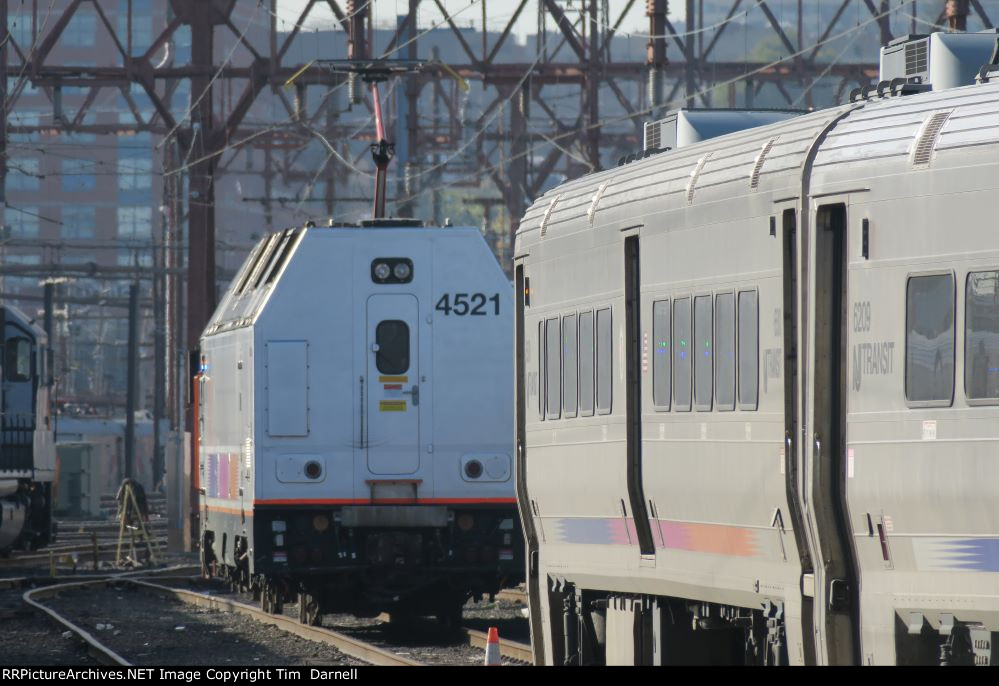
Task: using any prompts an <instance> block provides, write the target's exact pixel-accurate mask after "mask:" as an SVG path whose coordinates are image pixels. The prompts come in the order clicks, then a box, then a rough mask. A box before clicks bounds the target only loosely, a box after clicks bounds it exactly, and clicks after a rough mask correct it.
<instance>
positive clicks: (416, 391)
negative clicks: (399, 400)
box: [402, 384, 420, 407]
mask: <svg viewBox="0 0 999 686" xmlns="http://www.w3.org/2000/svg"><path fill="white" fill-rule="evenodd" d="M402 394H403V395H411V396H413V407H416V406H417V405H419V404H420V387H419V386H418V385H416V384H413V387H412V388H411V389H409V390H408V391H403V392H402Z"/></svg>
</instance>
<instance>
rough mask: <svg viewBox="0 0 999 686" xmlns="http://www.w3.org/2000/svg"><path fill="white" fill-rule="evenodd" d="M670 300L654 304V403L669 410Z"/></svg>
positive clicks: (670, 382) (670, 383) (670, 368)
mask: <svg viewBox="0 0 999 686" xmlns="http://www.w3.org/2000/svg"><path fill="white" fill-rule="evenodd" d="M669 305H670V303H669V300H657V301H656V302H655V303H653V304H652V404H653V405H654V406H655V408H656V409H657V410H669V406H670V392H671V385H672V378H671V376H672V372H673V365H672V359H671V356H672V350H671V349H672V346H671V345H670V338H671V331H670V316H669V315H670V309H669Z"/></svg>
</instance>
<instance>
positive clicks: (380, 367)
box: [363, 294, 420, 475]
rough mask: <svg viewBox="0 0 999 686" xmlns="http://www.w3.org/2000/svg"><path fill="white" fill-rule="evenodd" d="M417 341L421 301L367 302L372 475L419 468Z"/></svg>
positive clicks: (388, 298) (401, 297) (383, 298)
mask: <svg viewBox="0 0 999 686" xmlns="http://www.w3.org/2000/svg"><path fill="white" fill-rule="evenodd" d="M418 336H419V301H418V300H417V299H416V296H413V295H409V294H393V295H372V296H371V297H369V298H368V308H367V348H368V350H367V356H368V363H367V375H366V377H365V379H366V382H365V390H366V393H365V396H366V399H365V401H364V405H365V406H364V412H365V417H366V420H365V424H366V431H365V436H364V441H363V443H364V446H365V448H366V449H367V454H368V455H367V459H368V471H369V472H371V473H372V474H384V475H402V474H413V473H415V472H416V471H417V470H418V469H419V468H420V353H419V351H420V347H419V340H418Z"/></svg>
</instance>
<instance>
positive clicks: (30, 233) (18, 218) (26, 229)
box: [5, 205, 39, 238]
mask: <svg viewBox="0 0 999 686" xmlns="http://www.w3.org/2000/svg"><path fill="white" fill-rule="evenodd" d="M5 216H6V218H7V225H8V226H10V236H11V238H38V225H39V214H38V208H37V207H11V206H10V205H8V206H7V213H6V215H5Z"/></svg>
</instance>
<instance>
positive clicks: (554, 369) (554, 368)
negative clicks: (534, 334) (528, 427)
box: [545, 318, 562, 419]
mask: <svg viewBox="0 0 999 686" xmlns="http://www.w3.org/2000/svg"><path fill="white" fill-rule="evenodd" d="M561 345H562V344H561V340H560V332H559V326H558V318H554V319H549V320H548V321H546V322H545V371H546V372H547V375H548V376H547V378H546V379H545V389H546V390H547V397H546V399H545V407H546V408H547V411H546V413H545V416H546V417H547V418H548V419H558V418H559V417H560V416H561V412H562V407H561V402H560V401H561V395H562V383H561V379H560V378H559V376H560V373H561V367H562V363H561V355H560V353H561Z"/></svg>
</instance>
